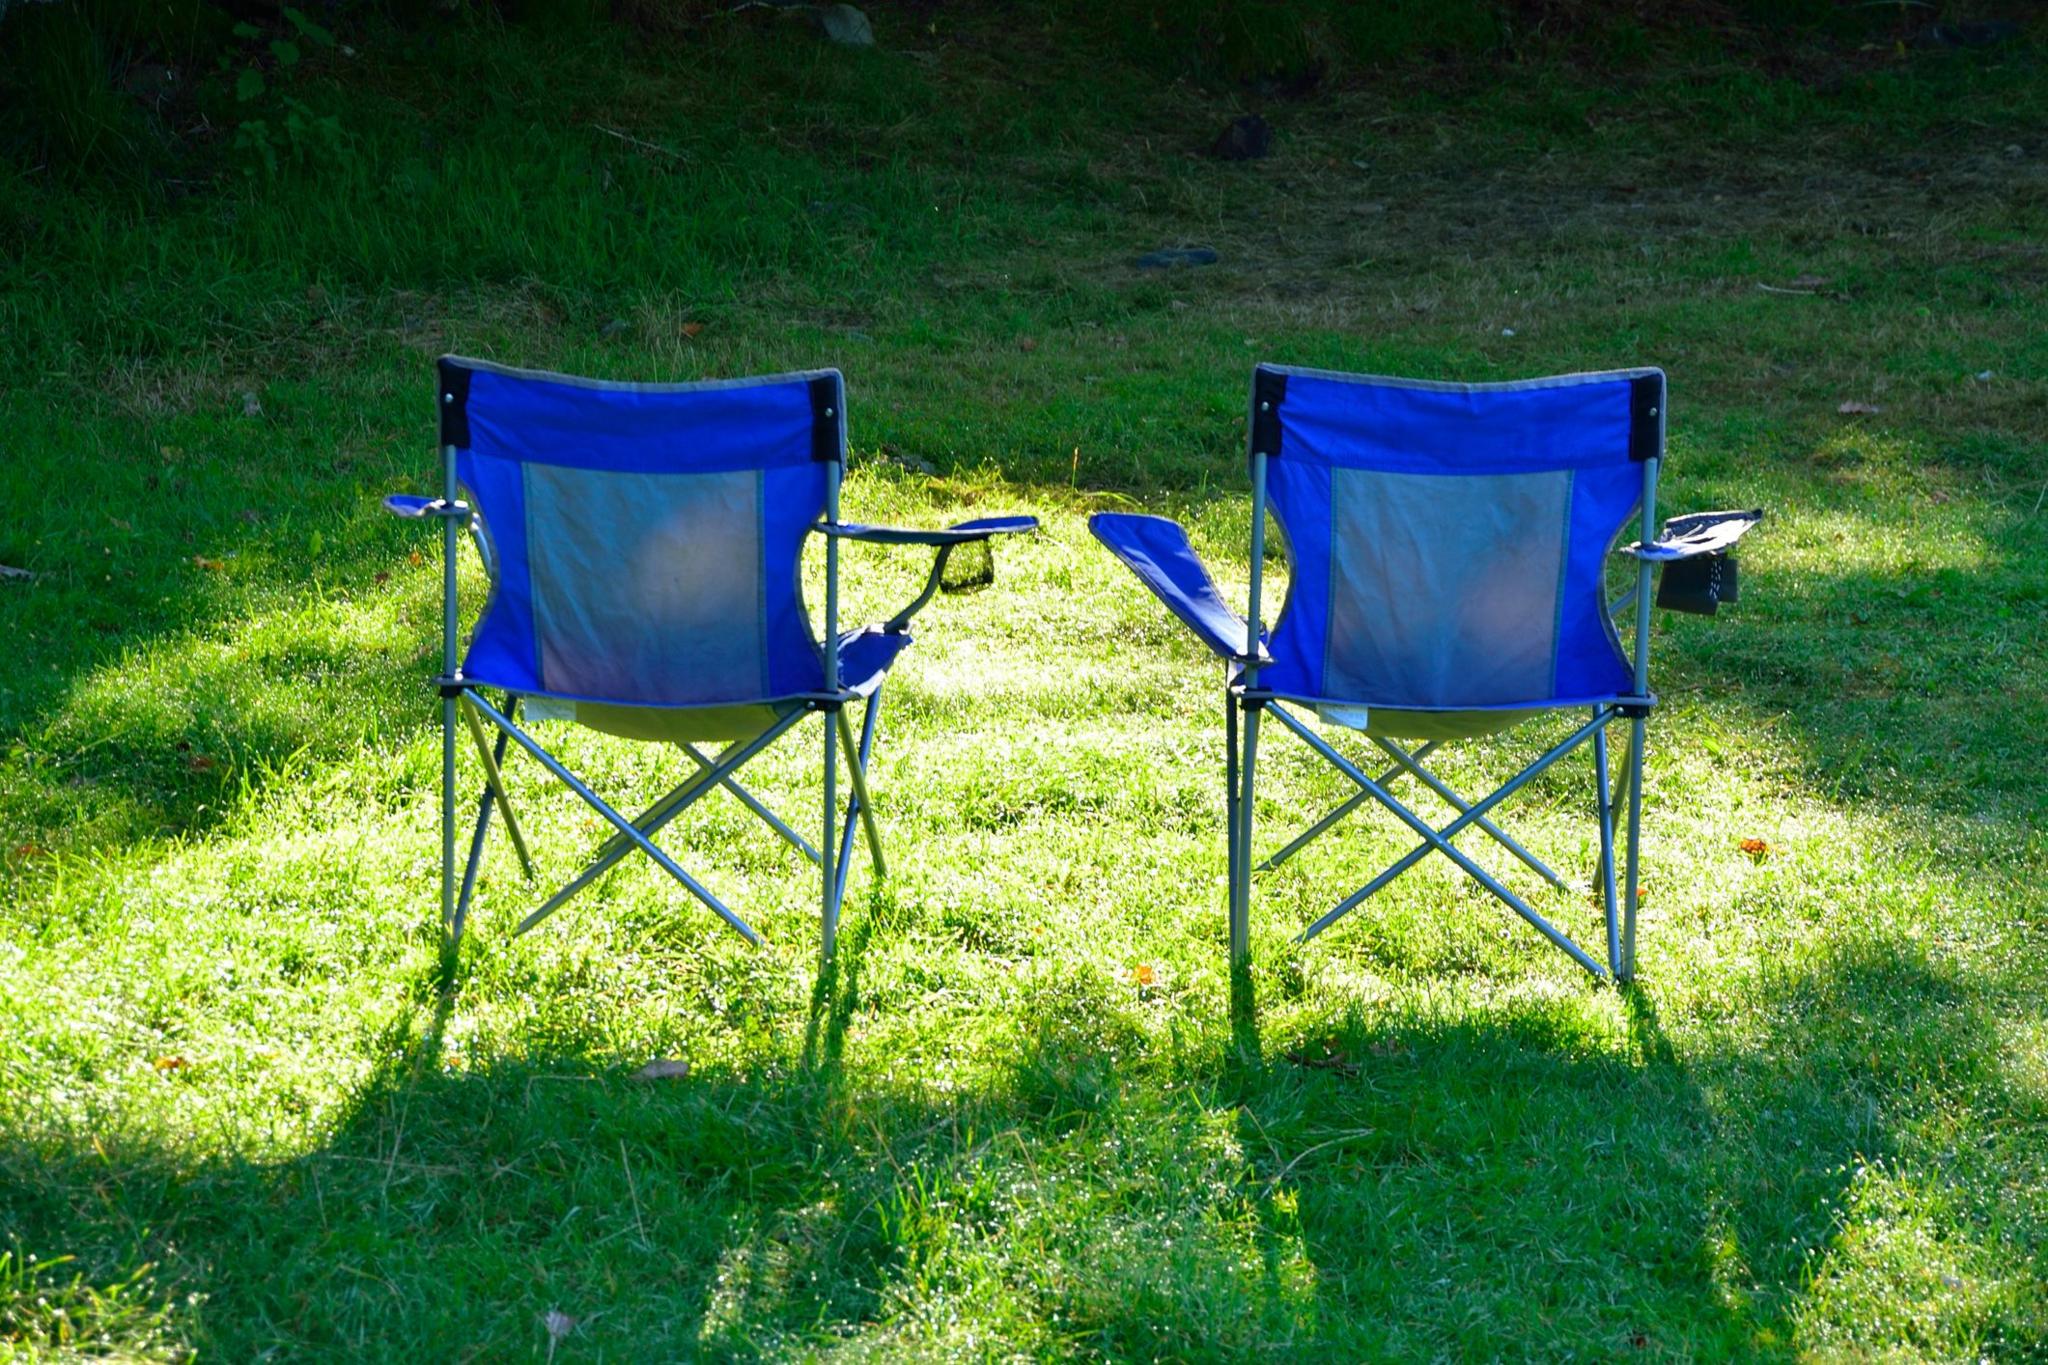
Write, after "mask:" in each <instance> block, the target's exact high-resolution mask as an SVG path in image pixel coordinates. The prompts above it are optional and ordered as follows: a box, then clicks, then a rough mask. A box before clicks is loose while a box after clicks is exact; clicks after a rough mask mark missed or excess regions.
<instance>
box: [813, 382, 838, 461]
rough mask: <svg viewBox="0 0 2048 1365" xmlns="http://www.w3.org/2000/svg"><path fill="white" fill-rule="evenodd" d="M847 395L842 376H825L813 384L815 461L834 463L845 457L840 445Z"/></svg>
mask: <svg viewBox="0 0 2048 1365" xmlns="http://www.w3.org/2000/svg"><path fill="white" fill-rule="evenodd" d="M845 408H846V403H845V395H844V394H843V393H842V392H841V390H840V382H839V376H838V375H836V374H821V375H819V376H818V377H817V378H816V379H813V380H812V381H811V458H812V459H814V460H817V461H819V462H820V463H822V464H830V463H832V462H834V461H837V460H839V459H841V458H843V456H844V454H845V452H844V451H842V450H841V449H840V446H839V421H840V417H841V415H842V414H843V413H844V412H845Z"/></svg>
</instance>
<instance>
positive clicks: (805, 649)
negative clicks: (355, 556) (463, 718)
mask: <svg viewBox="0 0 2048 1365" xmlns="http://www.w3.org/2000/svg"><path fill="white" fill-rule="evenodd" d="M440 381H441V388H440V393H439V397H440V400H441V444H442V446H443V448H444V451H445V452H446V453H447V454H448V455H449V457H450V459H451V462H452V465H453V474H454V478H455V480H456V481H457V482H458V483H459V485H460V487H461V489H462V490H463V492H464V495H465V496H466V497H467V499H468V500H469V502H470V503H471V505H472V507H473V508H474V509H475V510H476V512H477V513H478V515H479V516H480V518H481V520H482V524H483V527H484V532H485V535H486V538H487V539H488V541H489V544H490V547H491V551H492V554H491V558H492V560H493V569H494V579H493V583H492V591H491V597H490V601H489V603H488V604H487V605H486V607H485V609H484V612H483V617H482V619H481V620H480V621H479V623H478V625H477V629H476V633H475V634H474V636H473V637H472V638H471V640H470V646H469V652H468V654H467V656H466V657H465V658H464V660H463V663H462V672H463V675H464V676H465V677H466V678H470V679H474V680H476V681H479V682H487V683H491V684H494V685H497V686H503V687H507V688H510V689H511V690H513V691H515V692H520V693H524V694H540V695H546V696H556V697H571V698H575V699H578V700H584V701H601V702H614V703H622V704H628V705H644V706H699V705H719V704H724V703H732V702H746V701H762V700H769V699H777V698H786V697H794V696H801V695H804V694H807V693H815V692H818V691H820V690H821V689H823V687H824V686H825V672H824V671H825V664H826V660H825V659H824V657H823V656H822V654H821V651H820V649H819V646H818V644H817V641H816V639H815V638H814V637H813V635H812V632H811V623H810V618H809V616H808V614H807V613H806V611H805V609H804V602H803V594H802V586H801V568H802V557H803V546H804V540H805V536H806V534H807V532H808V531H809V529H810V527H811V526H812V524H813V523H815V522H816V521H818V519H819V518H820V517H821V516H824V515H826V514H827V513H828V512H832V513H834V514H836V509H834V508H832V507H831V506H830V504H831V503H832V502H833V501H835V500H836V497H837V491H838V476H839V474H840V472H841V470H842V469H843V467H844V463H845V452H846V404H845V399H844V388H843V383H842V381H841V379H840V376H839V372H838V371H836V370H815V371H809V372H805V373H800V374H785V375H774V376H769V377H764V378H758V379H740V380H731V381H712V382H706V383H696V384H613V383H602V382H598V381H594V380H587V379H578V378H573V377H571V376H567V375H559V374H545V373H537V372H533V371H523V370H511V369H506V368H503V367H500V366H496V365H489V364H485V363H483V362H481V361H475V360H465V359H462V358H459V357H452V356H451V357H445V358H443V359H442V361H441V363H440ZM828 553H829V548H828ZM829 614H830V613H829V611H828V615H829Z"/></svg>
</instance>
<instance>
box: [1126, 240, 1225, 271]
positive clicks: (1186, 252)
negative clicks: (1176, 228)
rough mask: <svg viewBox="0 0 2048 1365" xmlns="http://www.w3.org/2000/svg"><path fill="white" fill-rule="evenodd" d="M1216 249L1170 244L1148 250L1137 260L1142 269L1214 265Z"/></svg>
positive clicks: (1139, 267)
mask: <svg viewBox="0 0 2048 1365" xmlns="http://www.w3.org/2000/svg"><path fill="white" fill-rule="evenodd" d="M1217 259H1218V258H1217V255H1216V253H1215V252H1214V251H1212V250H1210V249H1209V248H1208V247H1205V246H1169V247H1161V248H1160V249H1159V250H1157V251H1148V252H1146V253H1145V254H1144V255H1142V256H1140V257H1139V258H1138V260H1137V267H1138V269H1140V270H1173V269H1177V268H1178V267H1180V266H1184V265H1214V264H1216V261H1217Z"/></svg>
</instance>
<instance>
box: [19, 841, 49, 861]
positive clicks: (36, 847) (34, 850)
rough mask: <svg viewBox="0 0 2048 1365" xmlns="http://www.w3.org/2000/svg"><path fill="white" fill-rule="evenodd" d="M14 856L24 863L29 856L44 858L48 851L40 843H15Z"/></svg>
mask: <svg viewBox="0 0 2048 1365" xmlns="http://www.w3.org/2000/svg"><path fill="white" fill-rule="evenodd" d="M14 856H15V859H16V860H17V861H19V862H24V863H25V862H27V861H28V860H29V859H31V858H46V857H48V856H49V852H48V850H47V849H45V848H44V847H43V846H42V845H41V844H16V845H15V846H14Z"/></svg>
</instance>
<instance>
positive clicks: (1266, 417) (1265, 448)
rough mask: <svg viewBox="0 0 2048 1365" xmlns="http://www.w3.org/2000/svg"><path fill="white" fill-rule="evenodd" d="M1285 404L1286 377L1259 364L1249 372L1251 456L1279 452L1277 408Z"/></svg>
mask: <svg viewBox="0 0 2048 1365" xmlns="http://www.w3.org/2000/svg"><path fill="white" fill-rule="evenodd" d="M1286 401H1287V376H1286V375H1284V374H1281V373H1280V372H1279V371H1278V370H1269V369H1267V368H1265V367H1264V366H1263V365H1262V366H1260V367H1259V368H1258V369H1256V370H1254V371H1252V454H1254V455H1264V456H1265V457H1266V458H1268V459H1271V458H1272V457H1273V456H1275V455H1278V454H1279V453H1280V407H1281V405H1282V404H1283V403H1285V402H1286Z"/></svg>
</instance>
